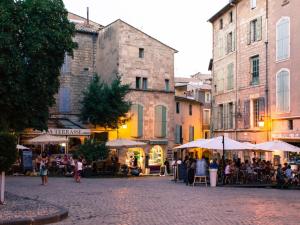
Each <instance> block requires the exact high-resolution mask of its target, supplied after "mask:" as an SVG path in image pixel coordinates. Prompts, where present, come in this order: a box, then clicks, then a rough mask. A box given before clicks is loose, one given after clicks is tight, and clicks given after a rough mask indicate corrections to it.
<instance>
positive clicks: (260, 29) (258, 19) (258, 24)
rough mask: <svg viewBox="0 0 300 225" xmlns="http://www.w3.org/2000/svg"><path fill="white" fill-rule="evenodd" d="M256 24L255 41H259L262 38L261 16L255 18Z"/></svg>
mask: <svg viewBox="0 0 300 225" xmlns="http://www.w3.org/2000/svg"><path fill="white" fill-rule="evenodd" d="M256 26H257V27H256V28H257V29H256V32H257V33H256V35H257V41H260V40H261V39H262V17H259V18H257V22H256Z"/></svg>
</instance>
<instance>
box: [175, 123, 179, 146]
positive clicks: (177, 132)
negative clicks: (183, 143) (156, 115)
mask: <svg viewBox="0 0 300 225" xmlns="http://www.w3.org/2000/svg"><path fill="white" fill-rule="evenodd" d="M175 143H176V144H180V125H177V124H176V129H175Z"/></svg>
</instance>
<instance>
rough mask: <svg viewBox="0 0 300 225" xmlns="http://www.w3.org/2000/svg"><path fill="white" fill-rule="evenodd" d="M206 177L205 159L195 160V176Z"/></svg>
mask: <svg viewBox="0 0 300 225" xmlns="http://www.w3.org/2000/svg"><path fill="white" fill-rule="evenodd" d="M206 175H207V163H206V161H205V159H201V160H199V159H198V160H197V163H196V174H195V176H206Z"/></svg>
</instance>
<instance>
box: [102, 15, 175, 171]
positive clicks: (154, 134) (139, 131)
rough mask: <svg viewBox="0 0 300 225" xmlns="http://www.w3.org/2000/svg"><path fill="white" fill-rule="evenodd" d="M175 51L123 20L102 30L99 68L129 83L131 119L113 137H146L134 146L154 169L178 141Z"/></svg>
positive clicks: (104, 74)
mask: <svg viewBox="0 0 300 225" xmlns="http://www.w3.org/2000/svg"><path fill="white" fill-rule="evenodd" d="M176 52H177V51H176V50H175V49H173V48H171V47H169V46H167V45H165V44H163V43H161V42H160V41H158V40H157V39H155V38H153V37H151V36H149V35H148V34H146V33H144V32H142V31H141V30H139V29H137V28H135V27H133V26H131V25H129V24H128V23H126V22H124V21H122V20H116V21H115V22H113V23H111V24H109V25H107V26H106V27H104V28H103V29H101V31H99V35H98V40H97V56H96V71H97V73H98V74H99V75H100V76H101V77H102V78H103V79H104V80H105V81H106V82H111V81H112V79H114V78H115V77H116V75H120V76H121V79H122V83H123V84H130V90H131V91H130V93H129V94H128V96H127V98H128V100H130V101H131V102H132V104H133V105H132V109H131V112H130V116H131V120H130V121H129V122H128V123H127V124H125V125H124V126H122V127H121V128H120V129H119V130H118V131H117V132H110V134H109V135H110V137H109V138H110V139H112V138H117V137H119V138H120V137H122V138H129V139H134V140H140V141H144V142H147V144H148V145H147V146H146V148H144V149H132V150H131V151H132V154H134V155H135V156H137V157H138V158H139V159H141V160H143V159H144V157H145V156H146V155H149V164H150V169H152V170H157V169H159V167H160V165H161V164H163V162H164V160H165V158H166V157H168V158H172V147H173V145H174V138H175V135H174V108H175V102H174V53H176Z"/></svg>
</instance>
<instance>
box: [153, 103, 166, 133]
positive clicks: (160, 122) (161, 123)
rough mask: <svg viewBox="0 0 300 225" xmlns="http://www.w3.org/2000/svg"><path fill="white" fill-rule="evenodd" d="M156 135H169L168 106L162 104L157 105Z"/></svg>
mask: <svg viewBox="0 0 300 225" xmlns="http://www.w3.org/2000/svg"><path fill="white" fill-rule="evenodd" d="M154 132H155V137H161V138H163V137H166V135H167V108H166V107H165V106H162V105H158V106H156V107H155V126H154Z"/></svg>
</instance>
